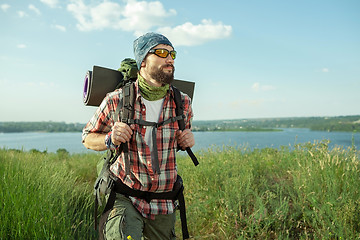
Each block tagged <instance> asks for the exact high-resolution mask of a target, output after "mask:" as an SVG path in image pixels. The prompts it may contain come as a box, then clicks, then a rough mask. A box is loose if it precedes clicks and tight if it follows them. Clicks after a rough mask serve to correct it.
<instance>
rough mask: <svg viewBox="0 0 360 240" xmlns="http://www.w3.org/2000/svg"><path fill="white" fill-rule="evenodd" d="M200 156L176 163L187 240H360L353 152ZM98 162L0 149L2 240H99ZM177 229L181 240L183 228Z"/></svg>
mask: <svg viewBox="0 0 360 240" xmlns="http://www.w3.org/2000/svg"><path fill="white" fill-rule="evenodd" d="M197 156H198V159H199V162H200V165H199V166H198V167H194V166H193V163H192V161H191V160H190V159H189V158H188V157H187V156H186V155H184V154H180V155H179V156H178V165H179V174H180V175H181V176H182V178H183V180H184V185H185V200H186V204H187V217H188V227H189V231H190V235H191V236H192V239H358V238H360V222H359V219H360V207H359V206H360V204H359V203H360V193H359V189H360V166H359V152H358V151H356V149H355V148H354V147H353V148H348V149H342V148H334V149H331V150H330V149H329V148H328V142H326V141H323V142H316V143H306V144H301V145H296V146H294V148H292V149H290V148H288V147H283V148H281V149H273V148H265V149H255V150H249V149H247V148H241V149H237V148H234V147H223V148H216V147H214V148H211V149H208V150H207V151H202V152H198V153H197ZM99 158H100V155H99V154H84V155H70V154H68V153H67V152H66V151H59V152H58V153H56V154H52V153H39V152H21V151H13V150H4V149H3V150H0V161H1V163H0V178H1V185H0V198H1V199H2V201H1V211H0V219H1V225H0V239H96V237H97V236H96V232H95V231H94V230H93V216H92V213H93V195H92V185H93V182H94V180H95V177H96V163H97V161H98V159H99ZM176 232H177V235H178V236H179V237H181V227H180V221H177V224H176ZM179 239H180V238H179Z"/></svg>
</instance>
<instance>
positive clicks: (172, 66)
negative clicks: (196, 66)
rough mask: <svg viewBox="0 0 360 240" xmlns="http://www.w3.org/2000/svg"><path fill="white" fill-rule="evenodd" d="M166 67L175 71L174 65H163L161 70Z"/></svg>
mask: <svg viewBox="0 0 360 240" xmlns="http://www.w3.org/2000/svg"><path fill="white" fill-rule="evenodd" d="M166 67H171V68H172V69H173V71H174V70H175V67H174V65H172V64H170V63H168V64H164V65H162V66H161V69H164V68H166Z"/></svg>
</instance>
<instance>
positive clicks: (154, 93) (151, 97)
mask: <svg viewBox="0 0 360 240" xmlns="http://www.w3.org/2000/svg"><path fill="white" fill-rule="evenodd" d="M138 83H139V89H140V92H141V96H143V98H145V99H146V100H148V101H156V100H159V99H161V98H163V97H165V95H166V93H167V91H168V90H169V84H165V85H164V86H161V87H154V86H150V85H149V84H148V83H147V82H146V81H145V79H144V78H143V77H142V76H141V75H140V74H138Z"/></svg>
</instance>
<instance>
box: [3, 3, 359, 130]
mask: <svg viewBox="0 0 360 240" xmlns="http://www.w3.org/2000/svg"><path fill="white" fill-rule="evenodd" d="M359 13H360V1H358V0H344V1H335V0H317V1H314V0H302V1H290V0H286V1H285V0H283V1H280V0H279V1H272V0H252V1H250V0H248V1H244V0H228V1H208V0H207V1H205V0H198V1H194V0H191V1H190V0H183V1H174V0H167V1H165V0H162V1H140V0H107V1H103V0H96V1H95V0H92V1H85V0H69V1H68V0H65V1H64V0H63V1H60V0H29V1H20V0H0V32H1V37H0V112H1V114H0V121H65V122H80V123H85V122H87V121H88V120H89V118H90V117H91V116H92V114H93V112H94V111H95V108H94V107H86V106H84V104H83V102H82V91H83V84H84V76H85V73H86V71H87V70H91V69H92V66H93V65H98V66H103V67H108V68H112V69H117V68H118V67H119V65H120V62H121V60H122V59H124V58H127V57H133V50H132V43H133V40H134V39H135V38H136V37H137V36H139V34H142V33H145V32H148V31H154V32H160V33H163V34H165V35H166V36H168V38H169V39H170V41H172V42H173V44H174V46H175V48H176V50H177V52H178V57H177V59H176V61H175V67H176V71H175V77H176V78H177V79H185V80H191V81H195V82H196V87H195V94H194V99H193V109H194V113H195V116H194V120H213V119H242V118H267V117H270V118H272V117H304V116H339V115H355V114H356V115H357V114H360V107H359V103H360V94H359V92H360V14H359Z"/></svg>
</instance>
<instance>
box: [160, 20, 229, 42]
mask: <svg viewBox="0 0 360 240" xmlns="http://www.w3.org/2000/svg"><path fill="white" fill-rule="evenodd" d="M158 31H159V32H161V33H163V34H164V35H166V36H167V37H169V39H171V41H172V42H173V44H174V45H176V46H180V45H183V46H194V45H200V44H203V43H205V42H208V41H211V40H216V39H223V38H227V37H229V36H230V35H231V33H232V27H231V26H230V25H224V24H223V23H222V22H218V23H213V22H212V20H209V19H203V20H202V21H201V24H198V25H193V24H192V23H190V22H186V23H184V24H183V25H180V26H176V27H175V28H171V27H163V28H159V29H158Z"/></svg>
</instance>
